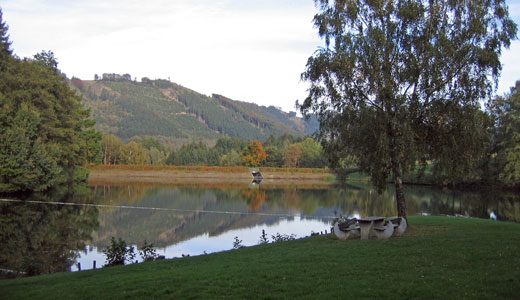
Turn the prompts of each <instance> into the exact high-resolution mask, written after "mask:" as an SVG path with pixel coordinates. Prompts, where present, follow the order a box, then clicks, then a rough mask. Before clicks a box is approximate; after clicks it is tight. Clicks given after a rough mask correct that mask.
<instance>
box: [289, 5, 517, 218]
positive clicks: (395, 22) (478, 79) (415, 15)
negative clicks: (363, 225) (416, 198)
mask: <svg viewBox="0 0 520 300" xmlns="http://www.w3.org/2000/svg"><path fill="white" fill-rule="evenodd" d="M315 2H316V4H317V7H318V9H319V12H318V13H317V14H316V16H315V17H314V24H315V26H316V27H317V28H318V30H319V35H320V36H321V37H322V38H323V39H324V40H325V43H326V47H325V48H321V49H318V50H317V51H316V52H315V54H314V55H313V56H312V57H310V58H309V60H308V63H307V68H306V70H305V72H304V73H303V74H302V78H303V79H304V80H306V81H309V82H310V83H311V87H310V89H309V94H308V97H307V98H306V99H305V100H304V101H303V103H299V104H298V105H299V106H300V110H301V112H302V113H304V114H308V113H317V114H318V116H319V120H320V128H321V129H320V136H321V140H322V142H323V145H324V148H325V150H326V151H327V152H328V153H329V154H330V157H331V158H332V159H331V163H332V167H333V168H336V169H341V168H342V161H343V159H344V158H349V159H350V158H352V157H354V158H355V159H356V160H357V163H358V165H359V167H360V168H361V170H363V171H364V172H366V173H368V174H369V175H370V176H371V178H372V181H373V183H374V184H375V185H376V186H377V187H378V189H379V190H382V189H384V187H385V186H386V183H387V181H388V180H389V179H391V180H392V181H393V182H394V184H395V192H396V201H397V210H398V215H399V216H406V202H405V196H404V192H403V186H402V177H403V174H405V173H407V172H409V171H412V170H415V168H416V166H417V165H418V164H419V165H422V166H424V165H426V163H433V164H434V165H435V166H436V168H437V170H439V171H441V172H443V174H446V175H447V176H449V177H450V176H451V177H456V176H457V175H460V174H463V173H464V172H467V171H468V170H470V169H471V167H472V165H473V163H474V162H475V158H476V157H477V156H478V155H480V151H481V149H483V148H484V145H483V143H484V138H483V132H484V124H483V123H484V120H483V114H482V112H481V110H480V102H481V101H483V100H486V99H489V98H490V97H491V96H492V95H493V93H494V90H495V88H496V83H497V81H498V78H499V75H500V71H501V64H500V54H501V51H502V48H503V47H509V45H510V41H511V39H513V38H515V37H516V31H517V28H516V24H515V23H514V22H513V21H512V20H511V18H510V17H509V13H508V7H507V5H506V3H505V1H504V0H493V1H491V0H472V1H455V0H450V1H446V0H430V1H415V0H404V1H402V0H316V1H315Z"/></svg>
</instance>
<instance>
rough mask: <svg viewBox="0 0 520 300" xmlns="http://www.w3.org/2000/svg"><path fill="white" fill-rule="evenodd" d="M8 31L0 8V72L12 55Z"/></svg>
mask: <svg viewBox="0 0 520 300" xmlns="http://www.w3.org/2000/svg"><path fill="white" fill-rule="evenodd" d="M8 30H9V26H7V24H6V23H5V22H4V19H3V13H2V8H0V71H2V70H3V69H4V67H5V64H6V63H7V60H8V59H10V57H11V55H12V54H13V52H12V50H11V42H10V41H9V34H8V33H7V31H8Z"/></svg>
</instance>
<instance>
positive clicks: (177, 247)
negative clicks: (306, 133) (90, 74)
mask: <svg viewBox="0 0 520 300" xmlns="http://www.w3.org/2000/svg"><path fill="white" fill-rule="evenodd" d="M97 184H98V185H94V186H88V187H81V188H78V189H75V190H74V191H70V190H67V191H59V192H57V193H54V194H42V195H32V196H30V197H29V198H26V199H24V200H25V201H24V202H17V201H6V200H2V201H0V210H1V215H0V225H1V236H0V239H1V241H0V242H1V246H0V247H1V251H0V268H2V269H9V270H23V271H24V272H27V273H29V274H41V273H52V272H58V271H69V270H70V271H76V270H77V263H78V262H79V263H80V264H81V267H82V269H83V270H85V269H91V268H92V267H93V262H94V261H96V263H97V267H101V266H102V265H103V264H104V263H105V256H104V254H103V252H102V251H103V250H104V249H106V247H107V246H108V245H109V244H110V239H111V237H116V238H122V239H123V240H124V241H126V242H127V244H129V245H134V246H136V247H141V246H142V245H143V243H144V242H145V241H147V242H148V243H153V245H154V247H155V248H156V250H157V253H158V254H159V255H164V256H165V257H166V258H174V257H182V256H183V255H190V256H194V255H203V254H205V253H212V252H218V251H225V250H229V249H232V248H233V242H234V240H235V238H238V239H239V240H241V245H243V246H252V245H256V244H258V243H259V240H260V236H261V234H262V230H265V233H266V234H267V237H268V238H269V240H272V236H273V235H277V234H281V235H294V236H295V237H296V238H300V237H305V236H309V235H311V233H316V232H330V227H331V222H332V220H333V219H334V218H335V217H337V216H341V215H344V216H351V217H366V216H385V217H389V216H395V215H396V214H397V212H396V203H395V199H394V190H393V188H392V187H391V186H389V188H388V189H387V190H386V191H384V192H383V193H382V194H381V195H380V194H378V193H377V192H376V191H375V190H374V189H373V188H372V187H370V186H369V185H366V184H363V183H351V184H349V185H346V186H331V185H326V184H316V183H312V184H306V183H305V182H285V183H279V184H278V183H277V184H273V183H266V184H264V183H261V184H249V183H246V184H243V183H236V184H232V183H222V184H219V183H205V184H196V183H183V184H176V185H169V186H168V185H166V186H164V185H154V184H119V185H108V184H107V185H101V184H99V183H97ZM405 195H406V203H407V208H408V214H409V215H452V216H464V217H478V218H490V216H496V218H497V219H498V220H503V221H513V222H519V221H520V199H519V197H518V195H516V194H515V193H508V192H503V191H500V192H497V191H486V192H468V191H456V190H449V189H441V188H433V187H426V186H406V187H405ZM3 198H5V197H3ZM137 259H138V260H139V256H137Z"/></svg>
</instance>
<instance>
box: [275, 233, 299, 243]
mask: <svg viewBox="0 0 520 300" xmlns="http://www.w3.org/2000/svg"><path fill="white" fill-rule="evenodd" d="M271 238H272V239H273V243H277V242H285V241H292V240H295V239H296V234H291V235H287V234H280V233H276V235H272V236H271Z"/></svg>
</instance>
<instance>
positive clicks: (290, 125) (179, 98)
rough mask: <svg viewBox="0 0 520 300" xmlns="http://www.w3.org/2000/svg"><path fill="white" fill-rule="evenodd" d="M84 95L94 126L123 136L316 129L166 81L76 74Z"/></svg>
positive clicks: (181, 140) (170, 138)
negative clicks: (96, 78) (82, 77)
mask: <svg viewBox="0 0 520 300" xmlns="http://www.w3.org/2000/svg"><path fill="white" fill-rule="evenodd" d="M71 84H72V86H74V87H75V88H76V89H78V90H79V92H81V93H82V94H83V103H84V104H85V106H86V107H89V108H90V109H91V114H92V116H93V117H94V118H95V119H96V127H97V128H98V129H99V130H101V131H103V132H106V133H111V134H113V135H115V136H117V137H119V138H121V139H123V140H126V141H128V140H130V139H133V138H143V137H155V138H157V139H158V140H161V141H162V142H163V143H171V144H174V145H181V144H186V143H188V142H189V141H193V140H204V141H208V142H209V141H216V140H217V139H218V138H220V137H223V136H229V137H238V138H241V139H245V140H248V139H255V140H262V141H264V140H266V139H267V138H268V137H269V136H271V135H273V136H280V135H283V134H290V135H294V136H303V135H305V134H311V133H312V132H314V131H315V130H317V123H316V122H307V121H304V120H303V119H301V118H298V117H297V116H296V114H295V113H294V112H292V113H286V112H283V111H281V110H279V109H277V108H275V107H272V106H271V107H262V106H258V105H255V104H250V103H246V102H239V101H233V100H231V99H228V98H226V97H224V96H220V95H212V96H211V97H209V96H206V95H203V94H200V93H197V92H195V91H193V90H190V89H188V88H185V87H183V86H180V85H178V84H175V83H172V82H170V81H168V80H150V79H148V78H142V80H141V81H140V82H137V81H132V80H131V77H130V75H128V74H125V75H118V74H104V75H103V78H102V79H98V80H80V79H78V78H72V80H71Z"/></svg>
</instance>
